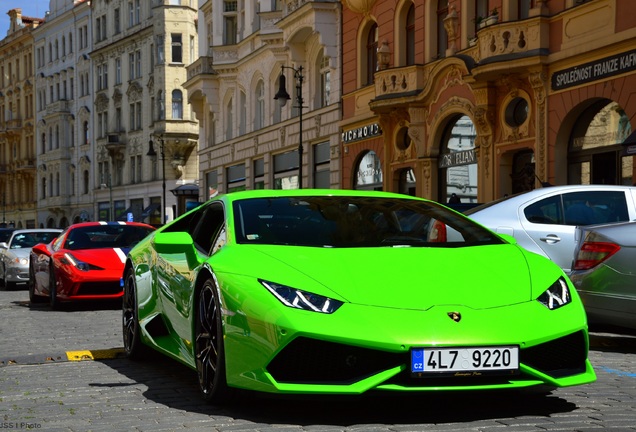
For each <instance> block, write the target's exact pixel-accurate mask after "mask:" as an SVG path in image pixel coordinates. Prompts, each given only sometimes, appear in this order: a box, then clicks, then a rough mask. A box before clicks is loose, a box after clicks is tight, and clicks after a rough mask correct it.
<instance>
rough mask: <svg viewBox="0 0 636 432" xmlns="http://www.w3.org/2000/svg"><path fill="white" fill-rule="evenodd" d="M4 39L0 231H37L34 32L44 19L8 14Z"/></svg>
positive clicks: (0, 46) (0, 47)
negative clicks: (1, 229) (8, 22)
mask: <svg viewBox="0 0 636 432" xmlns="http://www.w3.org/2000/svg"><path fill="white" fill-rule="evenodd" d="M8 15H9V19H10V24H9V30H8V32H7V35H6V37H5V38H4V39H2V40H0V206H1V207H0V212H2V215H1V216H2V220H1V221H0V226H3V227H6V226H12V227H16V228H35V227H36V225H37V216H36V212H37V209H36V182H37V172H36V144H35V143H36V131H35V130H36V128H35V71H34V67H33V49H34V48H33V32H34V31H35V29H36V28H37V27H38V26H39V25H40V24H41V23H42V21H43V19H42V18H31V17H26V16H22V9H20V8H16V9H12V10H10V11H9V12H8Z"/></svg>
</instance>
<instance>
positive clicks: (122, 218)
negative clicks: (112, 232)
mask: <svg viewBox="0 0 636 432" xmlns="http://www.w3.org/2000/svg"><path fill="white" fill-rule="evenodd" d="M132 212H133V209H132V207H128V208H127V209H126V210H124V211H123V212H122V213H120V214H119V216H117V219H115V220H118V221H123V222H126V221H127V220H128V213H132Z"/></svg>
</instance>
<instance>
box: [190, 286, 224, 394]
mask: <svg viewBox="0 0 636 432" xmlns="http://www.w3.org/2000/svg"><path fill="white" fill-rule="evenodd" d="M197 305H198V312H197V316H196V328H195V356H196V366H197V374H198V376H199V389H200V390H201V394H202V396H203V399H205V400H206V401H207V402H213V403H219V402H227V401H228V400H229V399H230V396H231V391H230V389H229V388H228V386H227V380H226V377H225V352H224V348H223V324H222V322H221V304H220V301H219V294H218V293H217V290H216V284H215V282H214V279H212V278H210V279H208V280H207V281H205V283H204V284H203V288H201V292H199V298H198V301H197Z"/></svg>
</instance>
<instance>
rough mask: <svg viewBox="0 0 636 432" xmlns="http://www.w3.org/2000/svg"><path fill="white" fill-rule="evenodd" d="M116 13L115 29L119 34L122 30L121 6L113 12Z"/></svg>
mask: <svg viewBox="0 0 636 432" xmlns="http://www.w3.org/2000/svg"><path fill="white" fill-rule="evenodd" d="M113 14H114V20H113V21H114V30H115V34H119V33H120V32H121V21H120V20H121V18H120V16H121V13H120V9H119V8H115V11H114V12H113Z"/></svg>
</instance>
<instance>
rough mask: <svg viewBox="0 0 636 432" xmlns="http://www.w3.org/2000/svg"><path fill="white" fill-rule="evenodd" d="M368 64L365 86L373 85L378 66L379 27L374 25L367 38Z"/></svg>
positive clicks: (364, 80) (366, 65) (366, 66)
mask: <svg viewBox="0 0 636 432" xmlns="http://www.w3.org/2000/svg"><path fill="white" fill-rule="evenodd" d="M366 41H367V44H366V64H365V74H366V75H365V76H364V77H363V85H370V84H373V80H374V74H375V70H376V69H377V65H378V25H377V24H375V23H373V25H372V26H371V27H370V28H369V32H368V33H367V38H366Z"/></svg>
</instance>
